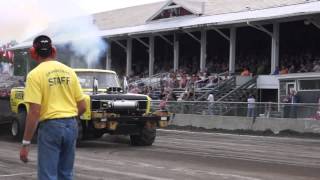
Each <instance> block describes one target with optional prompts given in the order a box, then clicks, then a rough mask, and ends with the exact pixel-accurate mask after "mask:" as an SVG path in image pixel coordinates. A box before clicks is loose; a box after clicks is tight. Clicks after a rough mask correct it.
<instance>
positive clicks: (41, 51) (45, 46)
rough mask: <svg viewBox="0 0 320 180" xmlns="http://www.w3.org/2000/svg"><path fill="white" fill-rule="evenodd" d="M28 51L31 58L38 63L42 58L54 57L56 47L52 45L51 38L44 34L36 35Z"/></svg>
mask: <svg viewBox="0 0 320 180" xmlns="http://www.w3.org/2000/svg"><path fill="white" fill-rule="evenodd" d="M29 52H30V56H31V58H32V59H34V60H35V61H36V62H38V63H39V62H40V61H41V59H43V58H55V57H56V54H57V50H56V48H55V47H54V46H52V42H51V39H50V38H49V37H48V36H46V35H40V36H38V37H36V38H35V39H34V40H33V45H32V47H31V48H30V50H29Z"/></svg>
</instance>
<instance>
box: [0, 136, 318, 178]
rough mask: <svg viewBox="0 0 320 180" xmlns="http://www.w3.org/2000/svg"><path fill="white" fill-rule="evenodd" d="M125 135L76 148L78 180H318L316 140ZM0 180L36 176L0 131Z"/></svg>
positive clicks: (33, 155)
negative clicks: (142, 141)
mask: <svg viewBox="0 0 320 180" xmlns="http://www.w3.org/2000/svg"><path fill="white" fill-rule="evenodd" d="M128 143H129V140H128V138H127V137H123V136H118V137H114V136H113V137H110V136H104V138H102V139H99V140H93V141H87V142H84V143H82V144H81V146H80V147H78V149H77V159H76V164H75V179H76V180H91V179H111V180H113V179H120V180H141V179H144V180H145V179H147V180H171V179H172V180H180V179H181V180H182V179H183V180H185V179H187V180H188V179H189V180H194V179H201V180H202V179H203V180H208V179H217V180H220V179H221V180H225V179H226V180H295V179H297V180H318V179H319V177H320V140H318V139H301V138H279V137H263V136H247V135H243V136H241V135H230V134H218V133H203V132H186V131H175V130H161V131H158V137H157V140H156V142H155V143H154V145H153V146H151V147H132V146H129V145H128ZM0 146H1V149H0V179H8V180H34V179H36V145H33V146H32V151H31V155H30V158H31V162H29V163H28V164H23V163H21V162H20V161H19V159H18V150H19V147H20V145H19V143H18V142H15V141H13V140H12V138H11V137H10V136H8V132H7V131H6V130H2V131H1V136H0Z"/></svg>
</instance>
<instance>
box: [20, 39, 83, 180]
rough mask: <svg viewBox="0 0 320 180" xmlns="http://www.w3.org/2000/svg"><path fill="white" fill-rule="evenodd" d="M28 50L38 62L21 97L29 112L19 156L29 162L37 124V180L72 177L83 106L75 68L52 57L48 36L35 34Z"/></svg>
mask: <svg viewBox="0 0 320 180" xmlns="http://www.w3.org/2000/svg"><path fill="white" fill-rule="evenodd" d="M30 53H31V56H32V58H33V59H35V60H36V61H37V62H38V63H39V65H38V66H37V67H36V68H35V69H33V70H32V71H31V72H30V73H29V74H28V76H27V82H26V88H25V92H24V93H25V95H24V101H25V102H26V103H28V104H29V112H28V115H27V120H26V127H25V133H24V138H23V141H22V147H21V150H20V159H21V160H22V161H23V162H28V152H29V144H30V141H31V139H32V137H33V135H34V132H35V130H36V129H37V125H38V124H39V129H38V180H57V179H59V180H60V179H63V180H71V179H73V164H74V158H75V145H76V139H77V135H78V127H77V120H76V117H77V116H79V115H81V114H83V113H84V111H85V109H86V104H85V101H84V95H83V93H82V90H81V87H80V83H79V81H78V78H77V76H76V74H75V72H74V71H73V70H72V69H71V68H69V67H67V66H66V65H64V64H62V63H60V62H58V61H56V60H54V58H55V54H56V50H55V48H54V47H53V46H52V42H51V39H50V38H49V37H48V36H44V35H41V36H38V37H36V38H35V39H34V41H33V47H32V48H31V49H30ZM38 122H39V123H38Z"/></svg>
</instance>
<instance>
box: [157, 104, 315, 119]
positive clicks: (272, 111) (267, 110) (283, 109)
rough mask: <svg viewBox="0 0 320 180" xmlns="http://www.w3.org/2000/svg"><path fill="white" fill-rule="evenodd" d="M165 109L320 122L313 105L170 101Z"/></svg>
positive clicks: (178, 111)
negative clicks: (316, 120) (317, 120)
mask: <svg viewBox="0 0 320 180" xmlns="http://www.w3.org/2000/svg"><path fill="white" fill-rule="evenodd" d="M151 104H152V109H153V110H157V109H159V108H160V101H152V103H151ZM165 108H166V109H167V110H168V111H170V112H171V113H175V114H198V115H216V116H247V117H264V118H293V119H296V118H303V119H305V118H307V119H319V120H320V105H319V104H311V103H296V104H288V103H271V102H270V103H269V102H266V103H260V102H257V103H250V104H248V103H247V102H207V101H170V102H166V106H165Z"/></svg>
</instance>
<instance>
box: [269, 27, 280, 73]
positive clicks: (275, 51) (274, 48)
mask: <svg viewBox="0 0 320 180" xmlns="http://www.w3.org/2000/svg"><path fill="white" fill-rule="evenodd" d="M279 36H280V25H279V23H273V35H272V41H271V72H270V73H271V74H272V73H273V72H274V71H275V70H276V67H278V66H279V46H280V44H279Z"/></svg>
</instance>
